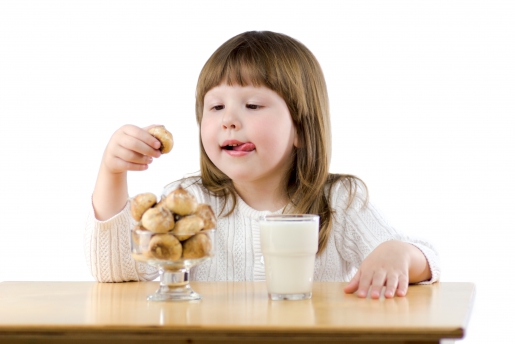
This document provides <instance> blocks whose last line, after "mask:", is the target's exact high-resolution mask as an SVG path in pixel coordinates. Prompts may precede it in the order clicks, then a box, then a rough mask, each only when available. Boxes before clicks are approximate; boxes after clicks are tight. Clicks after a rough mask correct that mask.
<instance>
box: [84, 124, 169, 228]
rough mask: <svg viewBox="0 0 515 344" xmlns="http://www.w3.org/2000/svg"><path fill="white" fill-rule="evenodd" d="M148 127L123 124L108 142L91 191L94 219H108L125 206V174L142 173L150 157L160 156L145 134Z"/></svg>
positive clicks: (153, 142)
mask: <svg viewBox="0 0 515 344" xmlns="http://www.w3.org/2000/svg"><path fill="white" fill-rule="evenodd" d="M151 127H152V126H149V127H146V128H138V127H136V126H134V125H124V126H123V127H121V128H120V129H118V130H117V131H115V133H114V134H113V136H112V137H111V139H110V140H109V143H108V144H107V147H106V149H105V151H104V155H103V156H102V162H101V164H100V170H99V172H98V177H97V182H96V184H95V190H94V191H93V208H94V209H95V216H96V218H97V219H99V220H107V219H109V218H111V217H112V216H114V215H115V214H118V213H119V212H120V211H121V210H122V209H123V207H124V206H125V204H126V203H127V199H128V192H127V171H144V170H146V169H147V168H148V164H150V163H152V157H155V158H158V157H160V156H161V153H160V152H159V150H158V148H159V147H160V146H161V143H160V142H159V141H158V140H157V139H156V138H154V137H153V136H152V135H150V134H149V133H148V131H147V130H148V129H149V128H151Z"/></svg>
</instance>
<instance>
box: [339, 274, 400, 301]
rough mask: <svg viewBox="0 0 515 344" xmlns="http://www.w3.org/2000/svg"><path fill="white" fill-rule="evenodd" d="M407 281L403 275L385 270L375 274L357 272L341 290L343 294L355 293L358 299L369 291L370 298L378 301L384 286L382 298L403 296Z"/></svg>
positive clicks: (365, 295)
mask: <svg viewBox="0 0 515 344" xmlns="http://www.w3.org/2000/svg"><path fill="white" fill-rule="evenodd" d="M408 285H409V279H408V276H407V275H405V274H398V273H394V272H390V273H387V271H386V270H379V271H375V272H368V273H367V272H364V273H363V272H361V270H360V271H358V272H357V273H356V275H354V277H353V278H352V279H351V281H350V282H349V284H347V285H346V286H345V288H344V289H343V290H344V291H345V293H347V294H351V293H354V292H356V291H357V295H358V297H360V298H365V297H367V295H368V291H369V289H370V298H372V299H379V298H380V297H381V292H382V290H383V287H384V286H386V288H385V292H384V297H385V298H387V299H390V298H393V297H394V296H395V294H397V296H400V297H402V296H405V295H406V293H407V290H408Z"/></svg>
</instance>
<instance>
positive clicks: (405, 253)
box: [343, 241, 422, 299]
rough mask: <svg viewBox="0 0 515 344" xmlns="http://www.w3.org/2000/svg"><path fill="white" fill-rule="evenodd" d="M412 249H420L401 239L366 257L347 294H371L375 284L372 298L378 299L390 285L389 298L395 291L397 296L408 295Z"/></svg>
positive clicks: (364, 295)
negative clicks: (356, 292) (384, 288)
mask: <svg viewBox="0 0 515 344" xmlns="http://www.w3.org/2000/svg"><path fill="white" fill-rule="evenodd" d="M410 246H411V247H410ZM412 248H414V249H415V250H418V249H417V248H416V247H415V246H413V245H411V244H408V243H404V242H401V241H386V242H383V243H382V244H380V245H379V246H377V247H376V248H375V249H374V250H373V251H372V252H371V253H370V254H369V255H368V257H367V258H365V260H364V261H363V262H362V263H361V266H360V267H359V270H358V272H357V273H356V275H354V277H353V278H352V280H351V281H350V282H349V284H348V285H347V286H345V288H344V289H343V290H344V291H345V292H346V293H354V292H355V291H356V290H357V291H358V297H367V295H368V290H369V288H370V287H372V289H371V290H370V297H371V298H372V299H378V298H379V297H380V296H381V291H382V289H383V286H386V290H385V293H384V296H385V297H386V298H392V297H394V295H395V293H397V296H404V295H406V292H407V290H408V284H409V270H410V261H411V254H413V251H412ZM415 254H416V253H415ZM420 254H422V253H421V252H420Z"/></svg>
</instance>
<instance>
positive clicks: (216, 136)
mask: <svg viewBox="0 0 515 344" xmlns="http://www.w3.org/2000/svg"><path fill="white" fill-rule="evenodd" d="M201 138H202V144H203V146H204V149H205V151H206V153H207V155H208V156H209V158H210V159H211V161H212V162H213V163H214V164H215V165H216V166H217V167H218V168H219V169H220V170H221V171H222V172H224V173H225V174H226V175H227V176H228V177H229V178H231V179H232V180H233V181H234V182H242V183H246V182H270V183H276V182H277V181H280V180H282V177H283V176H284V174H285V173H286V172H287V171H288V170H289V168H290V158H291V154H292V150H293V147H294V145H296V144H297V139H296V132H295V128H294V126H293V122H292V119H291V115H290V112H289V111H288V107H287V105H286V103H285V101H284V99H283V98H281V97H280V96H279V95H278V94H277V93H275V92H274V91H272V90H270V89H269V88H266V87H253V86H245V87H241V86H238V85H233V86H229V85H227V84H221V85H219V86H217V87H214V88H212V89H211V90H210V91H209V92H207V93H206V96H205V98H204V111H203V116H202V122H201ZM230 145H236V146H232V147H231V146H230Z"/></svg>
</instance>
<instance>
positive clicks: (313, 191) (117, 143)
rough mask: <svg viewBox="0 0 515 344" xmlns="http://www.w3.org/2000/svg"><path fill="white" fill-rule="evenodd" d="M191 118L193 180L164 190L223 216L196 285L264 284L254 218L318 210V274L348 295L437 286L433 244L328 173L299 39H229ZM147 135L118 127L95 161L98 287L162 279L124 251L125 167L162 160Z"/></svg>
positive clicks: (319, 92)
mask: <svg viewBox="0 0 515 344" xmlns="http://www.w3.org/2000/svg"><path fill="white" fill-rule="evenodd" d="M196 116H197V122H198V124H199V126H200V140H201V144H200V153H201V158H200V165H201V169H200V175H199V176H197V177H190V178H185V179H183V180H181V181H178V182H175V183H172V184H170V185H168V186H167V187H165V190H164V192H163V194H167V193H168V192H169V191H170V190H172V189H173V188H175V187H177V185H179V184H182V186H183V187H185V188H187V189H188V190H189V191H190V192H191V193H193V194H194V195H195V197H196V198H197V199H198V201H199V202H202V203H209V204H211V206H212V208H213V210H214V211H215V213H216V214H218V215H219V217H218V224H217V235H216V256H215V257H214V258H213V259H211V260H209V261H206V262H204V263H202V264H200V265H199V266H197V267H196V268H193V269H192V273H191V279H192V280H202V281H208V280H211V281H217V280H250V281H252V280H254V281H257V280H264V263H263V258H262V254H261V249H260V245H259V227H258V219H259V217H260V216H261V215H264V214H269V213H296V214H304V213H309V214H319V215H320V235H319V251H318V254H317V258H316V263H315V276H314V278H315V280H318V281H350V283H349V284H348V285H347V286H346V288H345V289H344V290H345V292H347V293H354V292H357V295H358V296H359V297H366V296H367V294H368V293H369V292H370V296H371V298H374V299H377V298H379V296H380V294H381V290H382V288H383V286H386V289H385V297H387V298H391V297H394V295H398V296H404V295H405V294H406V292H407V288H408V284H409V283H433V282H435V281H437V280H438V278H439V275H440V266H439V260H438V254H437V252H436V251H435V249H434V248H433V246H431V245H430V244H429V243H427V242H425V241H422V240H416V239H410V238H408V237H406V236H405V235H403V234H401V233H398V232H396V231H395V229H393V228H392V227H390V226H389V225H388V224H387V223H386V221H385V220H384V219H383V218H382V217H381V216H380V215H379V213H378V211H377V210H376V209H375V208H374V207H373V206H372V205H371V204H370V203H369V202H368V196H367V188H366V186H365V184H364V183H363V182H362V181H361V180H360V179H358V178H356V177H354V176H352V175H341V174H331V173H329V171H328V168H329V161H330V157H331V134H330V121H329V119H330V116H329V105H328V98H327V91H326V85H325V81H324V77H323V74H322V70H321V68H320V66H319V64H318V62H317V60H316V59H315V57H314V56H313V54H312V53H311V52H310V51H309V50H308V49H307V48H306V47H305V46H304V45H303V44H301V43H300V42H298V41H296V40H294V39H292V38H290V37H288V36H286V35H283V34H278V33H273V32H266V31H264V32H245V33H243V34H240V35H238V36H236V37H233V38H231V39H230V40H228V41H227V42H226V43H224V44H223V45H222V46H221V47H220V48H218V50H216V51H215V52H214V54H213V55H212V56H211V57H210V58H209V60H208V61H207V62H206V64H205V66H204V68H203V69H202V71H201V73H200V76H199V80H198V84H197V92H196ZM147 129H148V127H147V128H138V127H136V126H132V125H125V126H123V127H121V128H120V129H119V130H117V131H116V132H115V133H114V135H113V136H112V138H111V140H110V141H109V143H108V145H107V148H106V150H105V152H104V155H103V158H102V163H101V167H100V171H99V174H98V179H97V183H96V186H95V190H94V192H93V209H92V211H91V215H90V216H89V218H88V222H87V227H86V234H85V252H86V257H87V260H88V263H89V266H90V268H91V272H92V274H93V276H94V278H95V279H96V280H98V281H100V282H121V281H145V280H153V279H155V278H156V277H157V270H156V269H155V268H153V267H151V266H149V265H146V264H142V263H139V262H135V261H134V260H133V259H132V257H131V252H130V235H129V233H130V229H131V227H132V226H133V225H134V220H133V219H132V218H131V216H130V214H129V204H128V202H127V199H128V192H127V171H143V170H146V169H147V168H148V165H149V164H150V163H151V162H152V159H153V158H158V157H159V156H160V152H159V150H158V148H159V146H160V143H159V141H157V140H156V139H155V138H154V137H152V136H151V135H150V134H148V132H147ZM168 129H169V130H171V131H172V132H173V130H175V128H173V127H169V128H168Z"/></svg>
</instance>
